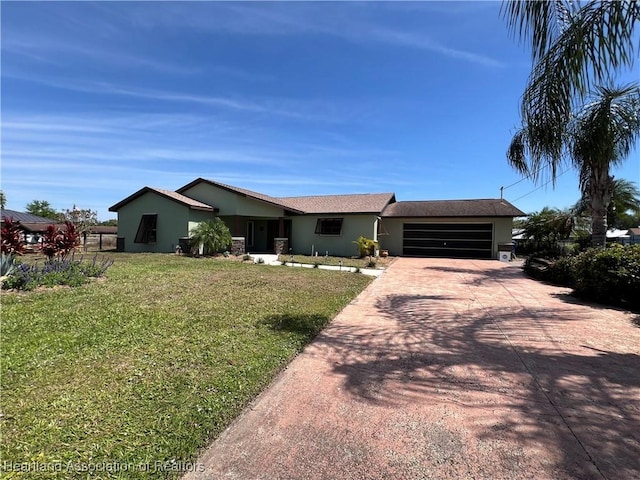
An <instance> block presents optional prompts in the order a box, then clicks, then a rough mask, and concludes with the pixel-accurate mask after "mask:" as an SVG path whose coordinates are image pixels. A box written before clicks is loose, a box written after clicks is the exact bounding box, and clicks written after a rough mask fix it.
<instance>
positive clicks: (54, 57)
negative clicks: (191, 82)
mask: <svg viewBox="0 0 640 480" xmlns="http://www.w3.org/2000/svg"><path fill="white" fill-rule="evenodd" d="M2 52H3V54H4V55H7V54H15V55H19V56H27V57H29V58H32V59H34V60H37V61H38V62H42V63H49V64H57V65H59V64H60V63H70V62H74V63H79V62H86V61H91V62H93V61H95V59H96V58H99V59H100V62H101V64H103V65H108V66H112V67H116V68H120V69H125V68H126V69H135V68H137V69H144V70H154V71H157V72H161V73H171V74H180V75H193V74H196V73H198V72H199V71H200V68H198V67H194V66H187V65H185V64H182V63H181V64H178V63H176V62H170V61H167V60H158V59H154V58H150V57H148V56H141V55H134V54H132V53H130V52H127V51H124V50H123V49H122V48H118V47H116V46H110V47H105V46H104V45H100V44H96V43H93V44H89V45H87V44H78V43H71V42H66V41H61V40H59V39H57V38H55V37H51V36H44V35H40V36H39V37H38V36H33V35H30V36H28V37H24V36H23V35H22V34H13V35H11V36H8V37H7V38H6V39H4V38H3V42H2Z"/></svg>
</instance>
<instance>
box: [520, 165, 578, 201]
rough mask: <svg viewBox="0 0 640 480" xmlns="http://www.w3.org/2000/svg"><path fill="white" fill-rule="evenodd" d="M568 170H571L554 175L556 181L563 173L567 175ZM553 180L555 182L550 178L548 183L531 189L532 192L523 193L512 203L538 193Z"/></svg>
mask: <svg viewBox="0 0 640 480" xmlns="http://www.w3.org/2000/svg"><path fill="white" fill-rule="evenodd" d="M569 170H571V169H570V168H567V169H566V170H564V171H563V172H561V173H559V174H558V175H556V179H557V178H560V177H561V176H562V175H564V174H565V173H567V172H568V171H569ZM554 180H555V179H553V178H552V179H551V180H549V181H547V182H545V183H544V184H542V185H540V186H539V187H538V188H534V189H533V190H531V191H530V192H529V193H525V194H524V195H522V196H520V197H518V198H516V199H515V200H512V202H517V201H518V200H520V199H522V198H524V197H527V196H529V195H531V194H532V193H534V192H537V191H538V190H540V189H541V188H543V187H546V186H547V185H549V184H550V183H551V182H553V181H554Z"/></svg>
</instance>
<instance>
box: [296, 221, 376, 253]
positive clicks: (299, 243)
mask: <svg viewBox="0 0 640 480" xmlns="http://www.w3.org/2000/svg"><path fill="white" fill-rule="evenodd" d="M319 218H342V219H343V221H342V233H341V234H340V235H319V234H316V233H315V230H316V223H317V221H318V219H319ZM377 218H378V217H377V216H376V215H373V214H368V215H340V214H334V215H331V214H327V215H300V216H295V217H291V219H292V224H291V230H292V232H291V246H292V248H293V252H294V253H299V254H304V255H311V249H312V247H313V249H314V250H315V251H317V252H319V253H318V255H324V254H325V252H328V253H329V255H334V256H343V257H351V256H354V255H357V253H358V249H357V247H356V245H355V244H354V243H353V242H354V241H355V240H357V239H358V237H360V236H363V237H367V238H372V239H373V238H374V237H375V233H376V220H377Z"/></svg>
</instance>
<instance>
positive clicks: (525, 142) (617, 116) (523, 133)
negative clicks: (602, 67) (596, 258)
mask: <svg viewBox="0 0 640 480" xmlns="http://www.w3.org/2000/svg"><path fill="white" fill-rule="evenodd" d="M529 135H531V131H530V130H529V129H527V127H526V126H525V127H523V128H522V129H521V130H520V131H518V132H517V133H516V134H515V135H514V137H513V139H512V141H511V145H510V146H509V150H508V152H507V158H508V160H509V162H510V163H511V165H513V166H514V167H515V168H516V169H517V170H519V171H520V172H521V173H523V174H525V175H533V173H532V172H533V170H534V169H539V168H541V167H542V166H543V165H544V162H545V161H547V160H548V159H547V158H546V157H545V156H544V155H542V154H541V153H540V151H539V150H537V149H536V141H537V138H533V139H532V138H530V136H529ZM639 136H640V88H639V87H638V86H637V85H629V86H625V87H597V91H596V92H595V94H594V96H593V98H592V99H591V101H590V102H588V103H587V104H586V105H585V106H584V107H583V108H582V109H581V110H580V111H578V112H577V113H576V114H575V115H573V117H572V119H571V122H570V123H569V124H568V125H566V126H565V127H564V131H563V137H564V138H563V151H564V152H565V155H566V157H569V158H570V159H571V162H572V163H573V166H574V167H575V168H576V169H577V170H578V172H579V178H580V189H581V191H582V195H583V197H585V198H588V199H589V202H588V206H587V210H588V212H589V215H590V216H591V233H592V237H591V243H592V245H593V246H598V245H602V246H604V245H605V242H606V233H607V209H608V207H609V202H610V200H611V195H612V189H613V177H612V176H611V174H610V168H611V166H614V165H616V164H619V163H621V162H622V161H624V160H625V159H626V157H627V156H628V155H629V153H630V152H631V150H632V149H633V146H634V144H635V142H636V141H637V140H638V137H639ZM565 155H562V157H561V158H564V157H565Z"/></svg>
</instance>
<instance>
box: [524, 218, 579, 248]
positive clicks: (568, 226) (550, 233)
mask: <svg viewBox="0 0 640 480" xmlns="http://www.w3.org/2000/svg"><path fill="white" fill-rule="evenodd" d="M574 228H575V218H574V214H573V211H571V210H558V209H557V208H550V207H544V208H543V209H542V210H541V211H539V212H533V213H530V214H529V215H528V217H527V219H526V220H525V221H524V222H523V225H522V229H523V231H522V234H523V237H524V238H527V239H529V241H531V242H533V244H534V248H535V250H536V251H546V253H547V254H558V253H559V252H560V243H559V242H560V241H562V240H567V239H568V238H569V237H570V236H571V233H572V232H573V230H574Z"/></svg>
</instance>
